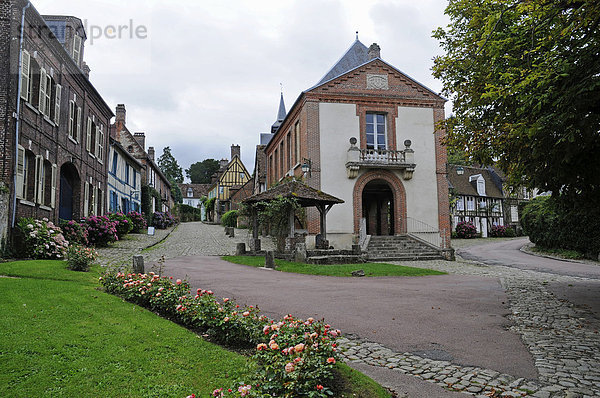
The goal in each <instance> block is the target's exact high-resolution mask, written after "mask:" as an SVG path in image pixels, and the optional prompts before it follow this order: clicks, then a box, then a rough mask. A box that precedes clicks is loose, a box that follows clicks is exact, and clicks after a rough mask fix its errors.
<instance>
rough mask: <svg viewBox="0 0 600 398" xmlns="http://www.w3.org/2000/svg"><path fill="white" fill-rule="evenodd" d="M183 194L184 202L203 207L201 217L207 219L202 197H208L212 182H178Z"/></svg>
mask: <svg viewBox="0 0 600 398" xmlns="http://www.w3.org/2000/svg"><path fill="white" fill-rule="evenodd" d="M178 185H179V189H180V190H181V195H182V196H183V204H184V205H188V206H192V207H195V208H198V209H201V219H202V220H205V219H206V209H205V208H204V205H203V204H202V201H201V199H202V198H203V197H208V190H209V189H210V184H178Z"/></svg>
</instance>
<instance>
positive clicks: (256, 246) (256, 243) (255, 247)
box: [250, 238, 260, 252]
mask: <svg viewBox="0 0 600 398" xmlns="http://www.w3.org/2000/svg"><path fill="white" fill-rule="evenodd" d="M250 250H251V251H253V252H259V251H260V239H258V238H257V239H251V240H250Z"/></svg>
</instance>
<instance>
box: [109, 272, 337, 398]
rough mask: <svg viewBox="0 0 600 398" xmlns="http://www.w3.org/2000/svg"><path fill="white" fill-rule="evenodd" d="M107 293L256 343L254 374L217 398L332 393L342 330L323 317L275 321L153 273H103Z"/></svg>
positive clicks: (218, 336)
mask: <svg viewBox="0 0 600 398" xmlns="http://www.w3.org/2000/svg"><path fill="white" fill-rule="evenodd" d="M100 282H101V283H102V285H103V286H104V287H105V289H106V290H107V292H109V293H112V294H116V295H118V296H120V297H122V298H124V299H126V300H128V301H131V302H134V303H136V304H138V305H141V306H144V307H146V308H149V309H150V310H152V311H154V312H156V313H159V314H161V315H162V316H164V317H167V318H169V319H171V320H173V321H176V322H178V323H180V324H182V325H185V326H187V327H189V328H190V329H193V330H195V331H199V332H202V333H207V334H208V335H209V337H210V339H211V341H214V342H218V343H221V344H226V345H229V346H237V347H249V346H253V347H255V349H256V351H255V354H254V355H253V357H252V358H253V359H254V362H255V364H256V368H257V370H256V372H255V376H254V377H253V378H252V380H247V381H246V383H240V384H238V385H236V386H235V387H231V388H218V389H216V390H214V392H213V396H214V397H267V396H268V397H272V396H278V397H284V396H288V397H291V396H306V397H327V396H331V395H332V394H333V392H332V391H331V389H330V388H329V387H328V385H330V382H331V381H332V377H333V367H334V365H335V363H336V361H337V352H336V350H337V346H336V339H337V337H338V336H340V334H341V332H340V331H339V330H334V329H332V328H331V327H330V326H329V325H327V324H325V323H324V322H323V321H315V320H314V319H312V318H309V319H307V320H305V321H303V320H300V319H296V318H294V317H292V316H291V315H287V316H286V317H285V318H284V319H283V320H281V321H279V322H275V321H273V320H270V319H268V318H267V317H266V316H261V315H259V310H258V309H257V308H255V307H253V306H249V307H245V308H241V307H240V306H239V305H237V304H236V303H235V302H234V301H233V300H230V299H228V298H224V299H222V300H218V299H216V298H215V297H214V294H213V292H212V291H210V290H203V289H198V290H197V291H196V294H193V293H191V292H190V290H189V288H190V287H189V284H188V283H187V282H185V281H181V280H179V279H178V280H175V281H173V278H172V277H170V278H167V277H160V276H159V275H157V274H154V273H153V272H150V273H148V274H134V273H129V274H125V273H122V272H118V273H117V274H114V273H107V274H105V275H103V276H102V277H101V278H100Z"/></svg>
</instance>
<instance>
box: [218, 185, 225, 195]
mask: <svg viewBox="0 0 600 398" xmlns="http://www.w3.org/2000/svg"><path fill="white" fill-rule="evenodd" d="M224 191H225V188H224V187H222V186H220V187H219V194H223V192H224Z"/></svg>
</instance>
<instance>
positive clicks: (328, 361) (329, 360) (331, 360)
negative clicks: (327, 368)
mask: <svg viewBox="0 0 600 398" xmlns="http://www.w3.org/2000/svg"><path fill="white" fill-rule="evenodd" d="M327 363H331V364H334V363H335V358H333V357H329V358H327Z"/></svg>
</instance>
